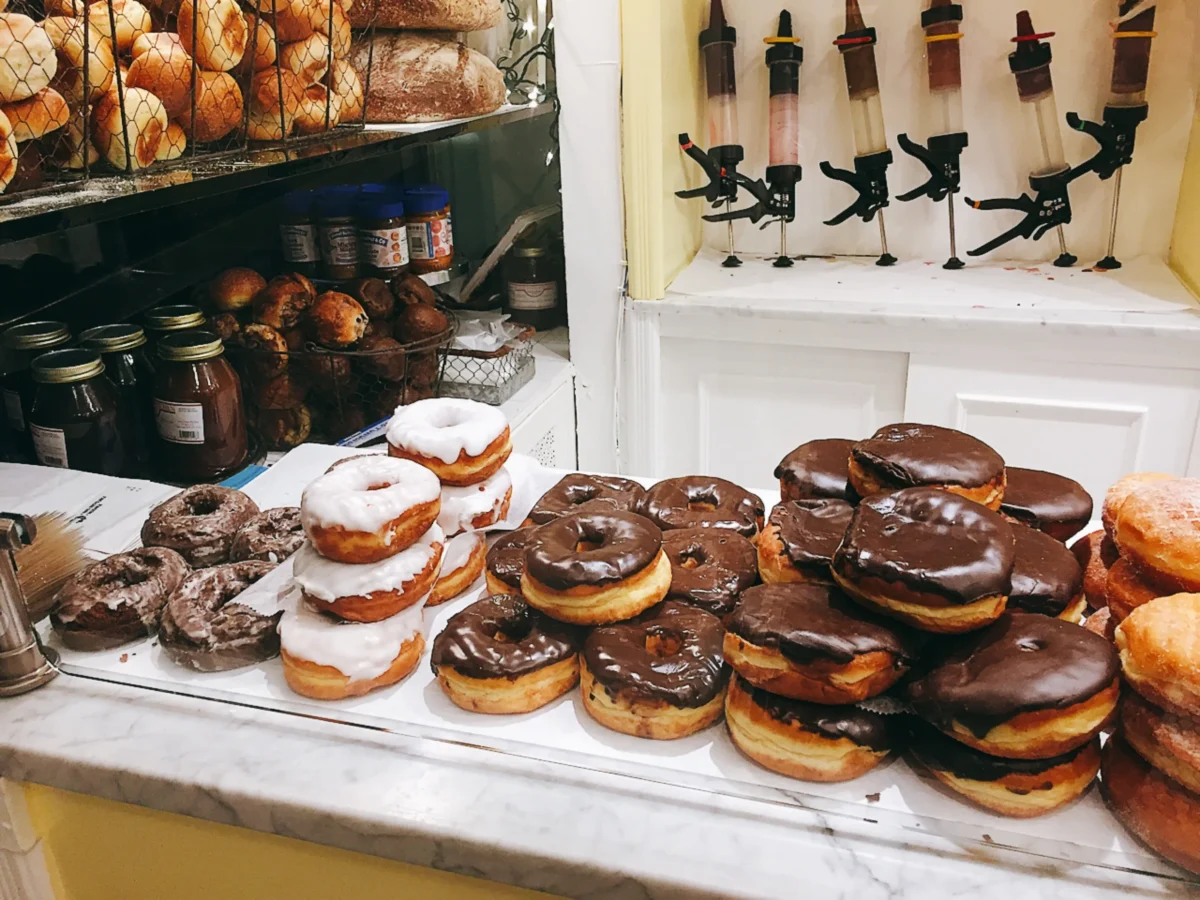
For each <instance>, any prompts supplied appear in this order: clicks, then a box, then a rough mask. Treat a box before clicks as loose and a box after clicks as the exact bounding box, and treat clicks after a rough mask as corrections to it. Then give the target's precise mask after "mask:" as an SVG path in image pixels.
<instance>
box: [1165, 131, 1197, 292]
mask: <svg viewBox="0 0 1200 900" xmlns="http://www.w3.org/2000/svg"><path fill="white" fill-rule="evenodd" d="M1171 268H1172V269H1174V270H1175V274H1177V275H1178V276H1179V277H1180V278H1182V279H1183V283H1184V284H1186V285H1187V286H1188V287H1189V288H1190V289H1191V291H1192V293H1193V294H1195V295H1196V296H1197V297H1200V110H1198V111H1197V115H1196V117H1195V118H1194V119H1193V120H1192V139H1191V142H1190V144H1189V145H1188V155H1187V162H1186V163H1185V164H1184V169H1183V182H1182V183H1181V184H1180V186H1179V205H1178V206H1177V207H1176V209H1175V230H1174V232H1173V233H1172V234H1171Z"/></svg>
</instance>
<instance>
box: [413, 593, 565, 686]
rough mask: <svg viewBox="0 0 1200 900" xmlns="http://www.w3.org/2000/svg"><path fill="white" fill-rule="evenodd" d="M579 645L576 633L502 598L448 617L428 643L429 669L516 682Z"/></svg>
mask: <svg viewBox="0 0 1200 900" xmlns="http://www.w3.org/2000/svg"><path fill="white" fill-rule="evenodd" d="M581 643H582V632H581V631H579V630H577V629H575V628H572V627H571V626H570V625H564V624H562V623H561V622H556V621H554V620H553V619H551V618H550V617H549V616H544V615H542V614H541V613H539V612H538V611H537V610H535V609H531V608H530V607H529V606H528V605H527V604H526V603H525V601H524V599H522V598H521V597H518V596H516V595H514V594H504V595H501V596H497V597H485V598H484V599H483V600H478V601H476V602H475V603H472V604H471V605H470V606H468V607H467V608H466V609H464V610H462V612H458V613H455V614H454V615H453V616H451V617H450V620H449V621H448V622H446V627H445V628H444V629H443V630H442V633H441V634H439V635H438V636H437V637H436V638H435V639H434V641H433V653H432V656H431V657H430V664H431V665H432V666H433V671H434V672H436V671H437V670H438V669H439V668H440V667H442V666H449V667H450V668H452V669H454V671H456V672H458V673H459V674H460V675H466V676H467V677H469V678H516V677H518V676H520V675H525V674H528V673H529V672H534V671H536V670H538V669H541V668H544V667H546V666H550V665H553V664H554V663H557V662H561V661H562V660H564V659H569V658H570V657H572V656H574V655H575V654H576V653H578V652H579V647H580V644H581Z"/></svg>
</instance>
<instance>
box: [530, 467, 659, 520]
mask: <svg viewBox="0 0 1200 900" xmlns="http://www.w3.org/2000/svg"><path fill="white" fill-rule="evenodd" d="M645 494H646V489H645V488H644V487H642V486H641V485H640V484H638V483H637V482H636V481H630V480H629V479H628V478H617V477H616V476H614V475H585V474H584V473H582V472H574V473H572V474H570V475H566V476H564V477H563V479H562V480H561V481H559V483H558V484H556V485H555V486H554V487H552V488H550V490H548V491H546V493H544V494H542V496H541V499H539V500H538V502H537V503H535V504H534V505H533V509H531V510H530V511H529V522H530V523H531V524H534V525H545V524H546V523H547V522H551V521H553V520H554V519H557V518H558V517H559V516H565V515H567V514H568V513H573V512H579V508H580V507H581V506H583V505H584V504H585V503H586V504H589V505H588V509H589V510H601V509H605V508H607V509H608V510H610V511H613V512H636V511H637V507H638V504H639V503H640V502H641V500H642V497H644V496H645Z"/></svg>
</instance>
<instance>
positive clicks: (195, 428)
mask: <svg viewBox="0 0 1200 900" xmlns="http://www.w3.org/2000/svg"><path fill="white" fill-rule="evenodd" d="M154 424H155V425H156V426H157V428H158V436H159V437H160V438H162V439H163V440H164V441H170V442H171V443H172V444H203V443H204V407H203V406H202V405H201V404H199V403H168V402H167V401H166V400H159V399H158V398H157V397H155V398H154Z"/></svg>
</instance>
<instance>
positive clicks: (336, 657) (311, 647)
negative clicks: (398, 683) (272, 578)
mask: <svg viewBox="0 0 1200 900" xmlns="http://www.w3.org/2000/svg"><path fill="white" fill-rule="evenodd" d="M428 599H429V598H428V595H426V596H425V597H422V598H421V599H420V600H419V601H417V602H416V603H414V604H413V605H412V606H410V607H408V608H407V609H405V610H403V611H401V612H399V613H397V614H396V615H394V616H391V617H389V618H387V619H384V620H383V621H381V622H347V621H345V620H343V619H339V618H337V617H335V616H332V615H327V614H325V613H320V612H317V611H316V610H315V609H313V608H312V607H311V606H310V605H309V604H308V603H306V602H305V601H303V600H298V601H297V602H295V603H293V604H291V605H290V606H289V608H288V609H287V610H286V611H285V612H284V614H283V619H282V621H281V622H280V623H279V637H280V644H281V646H282V647H283V650H284V651H285V652H286V653H287V654H288V656H293V657H295V658H296V659H303V660H308V661H309V662H314V663H316V664H317V665H319V666H329V667H330V668H333V669H337V670H338V671H339V672H341V673H342V674H343V675H345V676H346V677H347V678H348V679H349V680H350V681H370V680H371V679H372V678H378V677H379V676H380V675H382V674H383V673H384V672H386V671H387V670H388V668H389V667H390V666H391V665H392V663H393V662H395V660H396V657H397V656H399V655H400V651H401V650H402V649H403V647H404V645H405V644H407V643H408V642H409V641H411V640H412V639H413V638H415V637H416V636H417V635H419V634H422V633H423V631H422V628H423V625H424V623H423V616H424V612H425V601H426V600H428Z"/></svg>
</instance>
